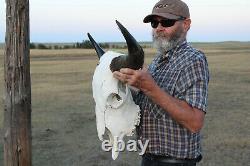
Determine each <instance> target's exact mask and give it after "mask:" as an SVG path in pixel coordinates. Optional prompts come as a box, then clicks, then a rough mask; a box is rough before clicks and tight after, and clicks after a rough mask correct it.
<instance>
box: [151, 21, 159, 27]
mask: <svg viewBox="0 0 250 166" xmlns="http://www.w3.org/2000/svg"><path fill="white" fill-rule="evenodd" d="M158 24H159V22H158V21H156V20H153V21H151V26H152V28H157V27H158Z"/></svg>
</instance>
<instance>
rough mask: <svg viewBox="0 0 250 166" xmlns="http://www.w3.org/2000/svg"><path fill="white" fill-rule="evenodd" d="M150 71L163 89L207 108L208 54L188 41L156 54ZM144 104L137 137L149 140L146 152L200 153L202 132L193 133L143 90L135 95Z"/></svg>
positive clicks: (185, 155) (178, 155)
mask: <svg viewBox="0 0 250 166" xmlns="http://www.w3.org/2000/svg"><path fill="white" fill-rule="evenodd" d="M148 71H149V72H150V73H151V75H152V77H153V78H154V80H155V81H156V83H157V84H158V86H160V87H161V89H163V90H164V91H166V92H167V93H168V94H170V95H172V96H173V97H175V98H178V99H180V100H185V101H186V102H187V103H188V104H189V105H190V106H192V107H195V108H198V109H200V110H202V111H204V112H206V108H207V90H208V81H209V71H208V65H207V61H206V57H205V55H204V54H203V53H202V52H201V51H199V50H196V49H194V48H193V47H191V46H190V45H189V44H188V43H187V42H186V41H184V42H183V43H182V44H180V45H178V46H177V47H175V48H174V49H172V50H170V51H169V52H168V53H167V54H166V55H164V56H163V55H157V56H156V58H155V59H154V60H153V61H152V63H151V64H150V65H149V69H148ZM134 99H135V102H136V103H137V104H138V105H139V106H140V108H141V110H142V111H141V113H142V116H141V123H140V125H139V127H138V128H137V134H138V136H139V138H138V139H141V140H142V141H143V143H145V140H149V144H148V147H147V150H146V153H152V154H157V155H166V156H172V157H176V158H196V157H198V156H199V155H200V154H201V143H200V133H199V132H198V133H191V132H190V131H189V130H188V129H186V128H184V127H183V126H182V125H180V124H179V123H177V122H176V121H175V120H173V119H172V118H171V117H170V116H169V115H168V113H167V112H166V111H165V110H163V109H162V108H161V107H160V106H158V105H157V104H155V103H153V102H152V101H151V99H150V98H148V97H147V96H146V95H144V94H143V93H142V92H140V93H138V94H137V95H136V97H135V98H134Z"/></svg>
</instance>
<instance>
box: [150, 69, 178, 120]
mask: <svg viewBox="0 0 250 166" xmlns="http://www.w3.org/2000/svg"><path fill="white" fill-rule="evenodd" d="M180 72H181V70H167V71H164V72H159V74H158V75H157V77H156V78H155V81H156V82H157V84H158V86H159V87H160V88H161V89H162V90H164V91H165V92H167V93H168V94H169V95H171V96H175V89H176V84H177V81H178V78H179V75H180ZM149 110H151V111H150V114H151V115H153V116H154V117H155V118H156V119H161V118H162V117H165V116H168V113H167V112H166V111H165V110H164V109H162V108H161V107H160V106H159V105H157V104H151V108H150V109H149Z"/></svg>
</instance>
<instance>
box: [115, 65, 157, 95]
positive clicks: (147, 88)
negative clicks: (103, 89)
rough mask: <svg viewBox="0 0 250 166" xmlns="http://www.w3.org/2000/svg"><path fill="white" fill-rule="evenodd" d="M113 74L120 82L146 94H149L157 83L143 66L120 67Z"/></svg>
mask: <svg viewBox="0 0 250 166" xmlns="http://www.w3.org/2000/svg"><path fill="white" fill-rule="evenodd" d="M113 75H114V77H115V78H117V79H118V80H120V81H121V82H123V83H127V84H128V85H131V86H133V87H135V88H138V89H140V90H141V91H143V92H144V93H145V94H146V95H147V96H151V95H152V92H154V89H155V88H157V84H156V83H155V81H154V79H153V78H152V77H151V75H150V74H149V73H148V72H147V69H145V68H143V69H140V70H133V69H129V68H122V69H121V70H120V71H119V72H118V71H115V72H114V73H113Z"/></svg>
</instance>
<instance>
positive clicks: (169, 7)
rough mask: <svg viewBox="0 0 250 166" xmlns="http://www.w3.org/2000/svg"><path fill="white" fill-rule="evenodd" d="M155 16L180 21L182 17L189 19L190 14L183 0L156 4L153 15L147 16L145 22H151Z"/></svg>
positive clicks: (167, 0) (161, 0)
mask: <svg viewBox="0 0 250 166" xmlns="http://www.w3.org/2000/svg"><path fill="white" fill-rule="evenodd" d="M154 16H160V17H164V18H167V19H178V18H180V17H184V18H189V17H190V13H189V9H188V6H187V4H186V3H185V2H183V1H181V0H160V1H159V2H157V3H156V4H155V6H154V8H153V11H152V14H149V15H147V16H146V17H145V18H144V19H143V22H144V23H148V22H150V21H151V20H152V19H153V17H154Z"/></svg>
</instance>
